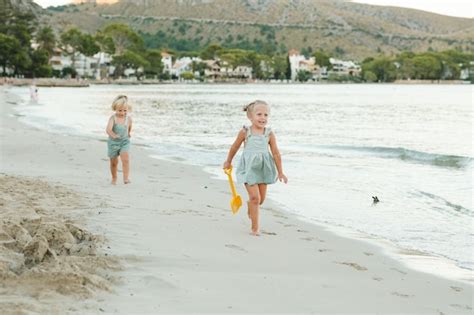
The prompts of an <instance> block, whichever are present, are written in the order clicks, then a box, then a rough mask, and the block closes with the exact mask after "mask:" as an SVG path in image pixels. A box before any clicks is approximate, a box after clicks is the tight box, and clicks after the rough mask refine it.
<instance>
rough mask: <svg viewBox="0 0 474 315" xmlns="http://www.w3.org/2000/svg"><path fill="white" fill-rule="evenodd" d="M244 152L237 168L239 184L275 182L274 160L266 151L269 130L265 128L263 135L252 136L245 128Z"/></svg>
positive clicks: (248, 128)
mask: <svg viewBox="0 0 474 315" xmlns="http://www.w3.org/2000/svg"><path fill="white" fill-rule="evenodd" d="M244 129H245V130H246V132H247V135H246V137H245V144H244V152H243V153H242V156H241V158H240V163H239V165H238V167H237V171H236V174H237V181H238V182H239V183H243V184H248V185H255V184H273V183H275V182H276V180H277V169H276V165H275V160H274V159H273V156H272V154H271V153H270V151H269V150H268V141H269V139H270V133H271V129H270V128H265V130H264V133H263V135H254V134H252V131H251V129H250V127H245V126H244Z"/></svg>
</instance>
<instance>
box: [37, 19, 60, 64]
mask: <svg viewBox="0 0 474 315" xmlns="http://www.w3.org/2000/svg"><path fill="white" fill-rule="evenodd" d="M36 42H37V43H38V48H39V49H43V50H44V51H46V52H47V54H48V57H51V55H52V54H53V49H54V47H56V35H54V32H53V29H52V28H51V27H49V26H46V27H43V28H41V29H40V30H39V31H38V33H37V34H36Z"/></svg>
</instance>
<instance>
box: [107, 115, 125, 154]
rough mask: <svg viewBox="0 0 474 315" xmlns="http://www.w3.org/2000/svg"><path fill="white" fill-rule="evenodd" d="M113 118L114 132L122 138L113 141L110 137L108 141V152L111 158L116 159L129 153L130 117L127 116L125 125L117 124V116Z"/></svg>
mask: <svg viewBox="0 0 474 315" xmlns="http://www.w3.org/2000/svg"><path fill="white" fill-rule="evenodd" d="M112 117H113V119H114V126H113V127H112V131H113V132H115V133H116V134H117V135H118V136H119V137H120V138H118V139H113V138H112V137H110V136H109V139H107V149H108V150H107V151H108V156H109V157H110V158H115V157H117V156H119V155H120V153H123V152H128V150H129V149H130V138H129V137H128V116H125V122H124V123H123V124H117V123H116V122H115V115H113V116H112Z"/></svg>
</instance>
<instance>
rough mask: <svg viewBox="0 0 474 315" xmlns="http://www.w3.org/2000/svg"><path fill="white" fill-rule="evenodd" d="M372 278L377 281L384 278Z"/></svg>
mask: <svg viewBox="0 0 474 315" xmlns="http://www.w3.org/2000/svg"><path fill="white" fill-rule="evenodd" d="M372 279H373V280H375V281H382V280H383V278H380V277H372Z"/></svg>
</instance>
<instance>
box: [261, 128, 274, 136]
mask: <svg viewBox="0 0 474 315" xmlns="http://www.w3.org/2000/svg"><path fill="white" fill-rule="evenodd" d="M271 132H272V128H270V127H265V131H264V133H263V134H264V136H265V137H268V136H269V135H270V133H271Z"/></svg>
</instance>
